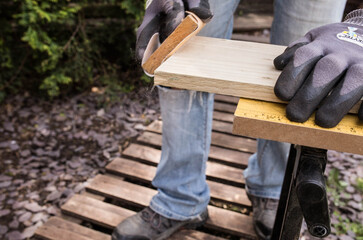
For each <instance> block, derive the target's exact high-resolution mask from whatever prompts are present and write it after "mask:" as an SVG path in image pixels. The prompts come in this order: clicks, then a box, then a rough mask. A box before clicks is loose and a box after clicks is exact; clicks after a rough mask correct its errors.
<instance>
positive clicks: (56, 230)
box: [35, 217, 111, 240]
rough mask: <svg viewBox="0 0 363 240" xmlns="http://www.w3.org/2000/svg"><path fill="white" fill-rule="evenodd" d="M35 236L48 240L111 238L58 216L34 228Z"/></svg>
mask: <svg viewBox="0 0 363 240" xmlns="http://www.w3.org/2000/svg"><path fill="white" fill-rule="evenodd" d="M35 236H36V237H38V238H42V239H49V240H78V239H80V240H81V239H93V240H107V239H111V236H109V235H106V234H104V233H101V232H98V231H95V230H93V229H90V228H86V227H83V226H81V225H78V224H75V223H72V222H69V221H66V220H64V219H62V218H59V217H52V218H50V219H49V220H48V221H47V222H46V223H45V224H44V225H43V226H41V227H39V228H38V229H37V230H36V232H35Z"/></svg>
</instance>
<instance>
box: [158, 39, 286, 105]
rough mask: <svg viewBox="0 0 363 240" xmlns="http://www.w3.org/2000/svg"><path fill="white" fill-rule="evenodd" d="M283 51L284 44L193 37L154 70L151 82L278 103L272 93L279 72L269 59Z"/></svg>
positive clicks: (271, 59)
mask: <svg viewBox="0 0 363 240" xmlns="http://www.w3.org/2000/svg"><path fill="white" fill-rule="evenodd" d="M284 50H285V47H284V46H277V45H270V44H262V43H252V42H242V41H233V40H224V39H214V38H206V37H195V38H193V39H191V40H190V41H189V42H188V43H187V44H186V45H185V46H183V48H182V49H180V50H179V51H178V52H176V53H175V54H174V55H173V56H171V57H170V58H169V59H168V60H167V61H166V62H164V63H163V64H162V65H161V66H160V67H159V68H158V69H157V70H156V71H155V78H154V82H155V84H156V85H163V86H169V87H177V88H182V89H189V90H197V91H205V92H213V93H218V94H224V95H230V96H236V97H245V98H252V99H256V98H258V99H259V100H266V101H274V102H281V101H280V100H279V99H278V98H277V97H276V96H275V94H274V92H273V87H274V85H275V82H276V79H277V78H278V76H279V74H280V71H277V70H275V69H274V66H273V60H274V58H275V57H276V56H278V55H280V54H281V53H282V52H283V51H284ZM222 63H223V64H222Z"/></svg>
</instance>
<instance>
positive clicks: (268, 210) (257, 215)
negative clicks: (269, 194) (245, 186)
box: [247, 194, 279, 240]
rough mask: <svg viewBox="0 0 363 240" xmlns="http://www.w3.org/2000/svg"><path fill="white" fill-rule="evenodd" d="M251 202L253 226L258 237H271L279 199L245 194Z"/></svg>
mask: <svg viewBox="0 0 363 240" xmlns="http://www.w3.org/2000/svg"><path fill="white" fill-rule="evenodd" d="M247 195H248V198H249V199H250V200H251V202H252V208H253V226H254V228H255V231H256V234H257V236H258V237H259V239H264V240H265V239H266V240H267V239H271V234H272V229H273V227H274V223H275V218H276V212H277V207H278V204H279V200H276V199H270V198H261V197H256V196H253V195H250V194H247Z"/></svg>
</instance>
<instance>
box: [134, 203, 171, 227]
mask: <svg viewBox="0 0 363 240" xmlns="http://www.w3.org/2000/svg"><path fill="white" fill-rule="evenodd" d="M141 218H142V219H143V220H144V221H145V222H147V223H149V224H150V226H151V227H152V228H153V229H154V230H155V231H157V232H158V233H161V232H164V231H165V230H167V229H168V228H170V227H172V226H173V222H176V221H174V220H171V219H168V218H166V217H163V216H161V215H160V214H158V213H156V212H154V211H153V210H152V209H151V208H149V207H147V208H145V209H144V210H143V211H142V213H141Z"/></svg>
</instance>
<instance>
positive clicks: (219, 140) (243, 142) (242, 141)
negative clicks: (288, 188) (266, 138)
mask: <svg viewBox="0 0 363 240" xmlns="http://www.w3.org/2000/svg"><path fill="white" fill-rule="evenodd" d="M137 141H139V142H141V143H144V144H148V145H152V146H157V147H161V144H162V138H161V135H160V134H157V133H154V132H145V133H144V134H142V135H141V136H140V137H138V138H137ZM212 145H214V146H218V147H224V148H228V149H232V150H238V151H242V152H248V153H254V152H256V150H257V148H256V140H252V139H247V138H242V137H239V136H231V135H226V134H222V133H217V132H213V133H212Z"/></svg>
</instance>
